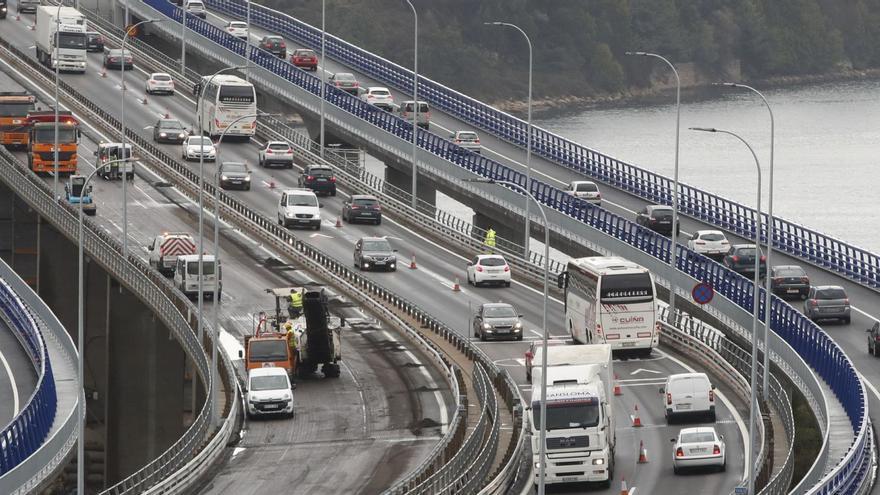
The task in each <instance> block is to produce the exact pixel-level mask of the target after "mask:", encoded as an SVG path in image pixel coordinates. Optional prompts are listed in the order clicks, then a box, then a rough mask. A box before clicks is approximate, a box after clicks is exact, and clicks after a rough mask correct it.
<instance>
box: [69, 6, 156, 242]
mask: <svg viewBox="0 0 880 495" xmlns="http://www.w3.org/2000/svg"><path fill="white" fill-rule="evenodd" d="M125 8H126V11H127V10H128V2H127V1H126V4H125ZM126 17H128V15H127V14H126ZM160 21H161V19H147V20H145V21H141V22H139V23H137V24H135V25H134V26H131V27H130V28H129V27H128V25H127V24H126V27H125V34H124V35H123V36H122V62H121V63H120V64H119V67H120V69H121V73H120V75H119V78H120V82H121V85H122V89H121V90H120V95H121V96H120V100H121V101H120V106H122V118H121V119H120V121H119V125H120V127H121V128H122V129H121V131H122V155H123V156H125V154H126V153H128V150H127V149H126V143H127V142H128V137H127V136H126V135H125V42H126V41H128V37H129V36H130V35H131V33H132V31H135V30H136V29H137V28H138V26H140V25H141V24H152V23H154V22H160ZM55 90H56V91H58V89H57V88H56V89H55ZM56 153H57V151H56ZM126 168H127V167H123V171H122V256H123V257H125V258H126V259H128V187H127V185H128V171H127V170H125V169H126ZM132 174H134V170H132ZM132 178H133V176H132Z"/></svg>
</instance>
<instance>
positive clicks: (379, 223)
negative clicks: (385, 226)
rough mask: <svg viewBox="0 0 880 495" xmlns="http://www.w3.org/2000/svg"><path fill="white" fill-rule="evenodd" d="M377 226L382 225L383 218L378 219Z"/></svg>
mask: <svg viewBox="0 0 880 495" xmlns="http://www.w3.org/2000/svg"><path fill="white" fill-rule="evenodd" d="M376 225H382V217H379V218H377V219H376Z"/></svg>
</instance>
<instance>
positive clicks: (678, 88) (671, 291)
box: [626, 52, 681, 323]
mask: <svg viewBox="0 0 880 495" xmlns="http://www.w3.org/2000/svg"><path fill="white" fill-rule="evenodd" d="M626 54H627V55H635V56H639V57H653V58H656V59H660V60H662V61H663V62H666V65H668V66H669V68H670V69H672V73H673V74H674V75H675V171H674V173H673V181H672V232H670V234H669V237H671V238H672V254H671V255H670V258H669V266H670V267H671V268H672V270H673V272H674V271H675V270H676V269H677V268H678V264H677V263H676V257H677V255H678V252H677V251H678V196H679V194H678V149H679V143H680V141H681V139H680V131H681V78H679V77H678V71H677V70H676V69H675V66H674V65H672V62H670V61H669V60H667V59H666V57H663V56H662V55H658V54H656V53H650V52H626ZM668 318H669V323H672V322H674V321H675V289H674V288H673V287H670V288H669V314H668Z"/></svg>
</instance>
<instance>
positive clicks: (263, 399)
mask: <svg viewBox="0 0 880 495" xmlns="http://www.w3.org/2000/svg"><path fill="white" fill-rule="evenodd" d="M245 394H246V397H245V399H246V401H247V415H248V417H249V418H253V417H254V416H261V415H264V414H283V415H285V416H287V417H289V418H292V417H293V390H292V387H291V386H290V379H289V378H288V377H287V371H285V369H284V368H274V367H273V368H254V369H252V370H250V371H248V384H247V390H246V392H245Z"/></svg>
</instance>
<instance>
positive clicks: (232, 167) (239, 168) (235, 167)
mask: <svg viewBox="0 0 880 495" xmlns="http://www.w3.org/2000/svg"><path fill="white" fill-rule="evenodd" d="M222 170H223V173H224V174H225V173H227V172H242V173H244V172H247V168H246V167H245V166H244V163H235V162H230V163H224V164H223V168H222Z"/></svg>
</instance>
